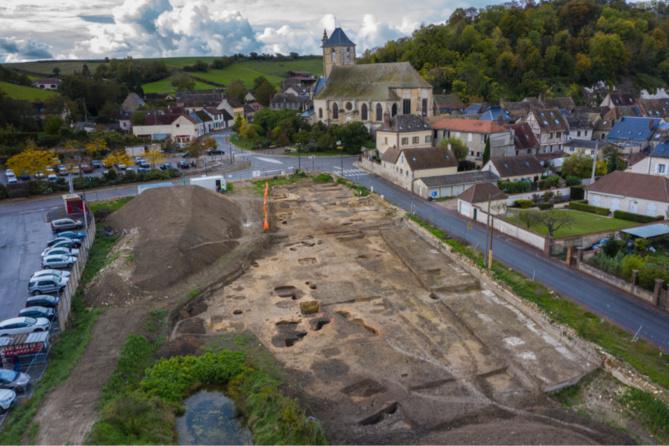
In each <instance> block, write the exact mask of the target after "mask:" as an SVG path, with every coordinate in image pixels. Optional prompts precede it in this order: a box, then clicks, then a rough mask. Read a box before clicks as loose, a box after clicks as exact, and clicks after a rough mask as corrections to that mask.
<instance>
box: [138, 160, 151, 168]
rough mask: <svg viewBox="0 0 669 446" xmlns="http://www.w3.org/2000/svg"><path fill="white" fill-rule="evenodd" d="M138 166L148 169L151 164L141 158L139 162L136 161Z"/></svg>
mask: <svg viewBox="0 0 669 446" xmlns="http://www.w3.org/2000/svg"><path fill="white" fill-rule="evenodd" d="M137 165H138V166H139V167H143V168H144V169H150V168H151V164H149V162H148V161H144V160H141V161H140V162H138V163H137Z"/></svg>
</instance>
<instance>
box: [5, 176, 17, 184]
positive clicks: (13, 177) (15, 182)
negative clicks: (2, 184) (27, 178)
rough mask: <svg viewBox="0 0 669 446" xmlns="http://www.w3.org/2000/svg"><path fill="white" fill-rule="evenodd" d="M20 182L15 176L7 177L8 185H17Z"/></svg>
mask: <svg viewBox="0 0 669 446" xmlns="http://www.w3.org/2000/svg"><path fill="white" fill-rule="evenodd" d="M18 182H19V180H18V179H16V177H15V176H13V175H7V184H17V183H18Z"/></svg>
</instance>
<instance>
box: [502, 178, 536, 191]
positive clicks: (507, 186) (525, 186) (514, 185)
mask: <svg viewBox="0 0 669 446" xmlns="http://www.w3.org/2000/svg"><path fill="white" fill-rule="evenodd" d="M497 186H499V188H500V189H501V190H503V191H504V192H506V193H507V194H522V193H524V192H530V191H531V190H532V183H530V182H529V181H508V180H505V181H500V182H499V183H497Z"/></svg>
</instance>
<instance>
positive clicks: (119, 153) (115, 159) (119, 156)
mask: <svg viewBox="0 0 669 446" xmlns="http://www.w3.org/2000/svg"><path fill="white" fill-rule="evenodd" d="M102 164H104V165H105V167H107V168H110V167H114V166H118V165H119V164H125V165H126V166H129V165H131V164H132V161H131V160H130V157H129V156H128V154H127V153H125V150H115V151H113V152H111V153H110V154H109V155H107V156H106V157H105V159H103V160H102Z"/></svg>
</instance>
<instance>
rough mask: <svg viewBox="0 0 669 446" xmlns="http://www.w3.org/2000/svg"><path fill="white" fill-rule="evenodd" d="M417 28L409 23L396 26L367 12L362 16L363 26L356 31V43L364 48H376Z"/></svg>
mask: <svg viewBox="0 0 669 446" xmlns="http://www.w3.org/2000/svg"><path fill="white" fill-rule="evenodd" d="M415 28H416V27H415V26H411V25H410V24H407V23H404V24H402V25H400V27H395V26H392V25H389V24H387V23H381V22H379V21H377V20H376V18H375V17H374V16H373V15H371V14H365V15H364V16H363V18H362V26H361V27H360V29H359V30H358V31H357V32H356V39H357V42H356V44H357V45H358V47H360V48H362V49H371V48H375V47H378V46H381V45H383V44H384V43H386V42H387V41H388V40H395V39H398V38H400V37H403V36H405V35H407V34H408V32H410V31H411V30H413V29H415ZM407 31H408V32H407Z"/></svg>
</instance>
